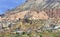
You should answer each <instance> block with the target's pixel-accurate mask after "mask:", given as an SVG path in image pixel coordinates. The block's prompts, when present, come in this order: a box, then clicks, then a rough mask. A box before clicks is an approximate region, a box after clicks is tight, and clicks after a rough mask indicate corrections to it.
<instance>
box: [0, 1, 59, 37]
mask: <svg viewBox="0 0 60 37" xmlns="http://www.w3.org/2000/svg"><path fill="white" fill-rule="evenodd" d="M1 33H2V34H1ZM47 34H48V35H47ZM59 34H60V1H59V0H26V2H25V3H24V4H23V5H21V6H18V7H16V8H14V9H12V10H8V11H7V12H6V13H5V14H2V15H0V36H1V37H20V36H21V37H60V36H59ZM3 35H4V36H3Z"/></svg>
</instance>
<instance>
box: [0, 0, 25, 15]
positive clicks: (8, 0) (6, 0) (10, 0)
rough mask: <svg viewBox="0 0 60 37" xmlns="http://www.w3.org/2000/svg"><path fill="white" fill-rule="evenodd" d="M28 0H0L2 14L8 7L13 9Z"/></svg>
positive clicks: (0, 12)
mask: <svg viewBox="0 0 60 37" xmlns="http://www.w3.org/2000/svg"><path fill="white" fill-rule="evenodd" d="M25 1H26V0H0V14H4V13H5V12H6V11H7V10H8V9H13V8H15V7H17V6H19V5H22V4H23V3H24V2H25Z"/></svg>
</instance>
